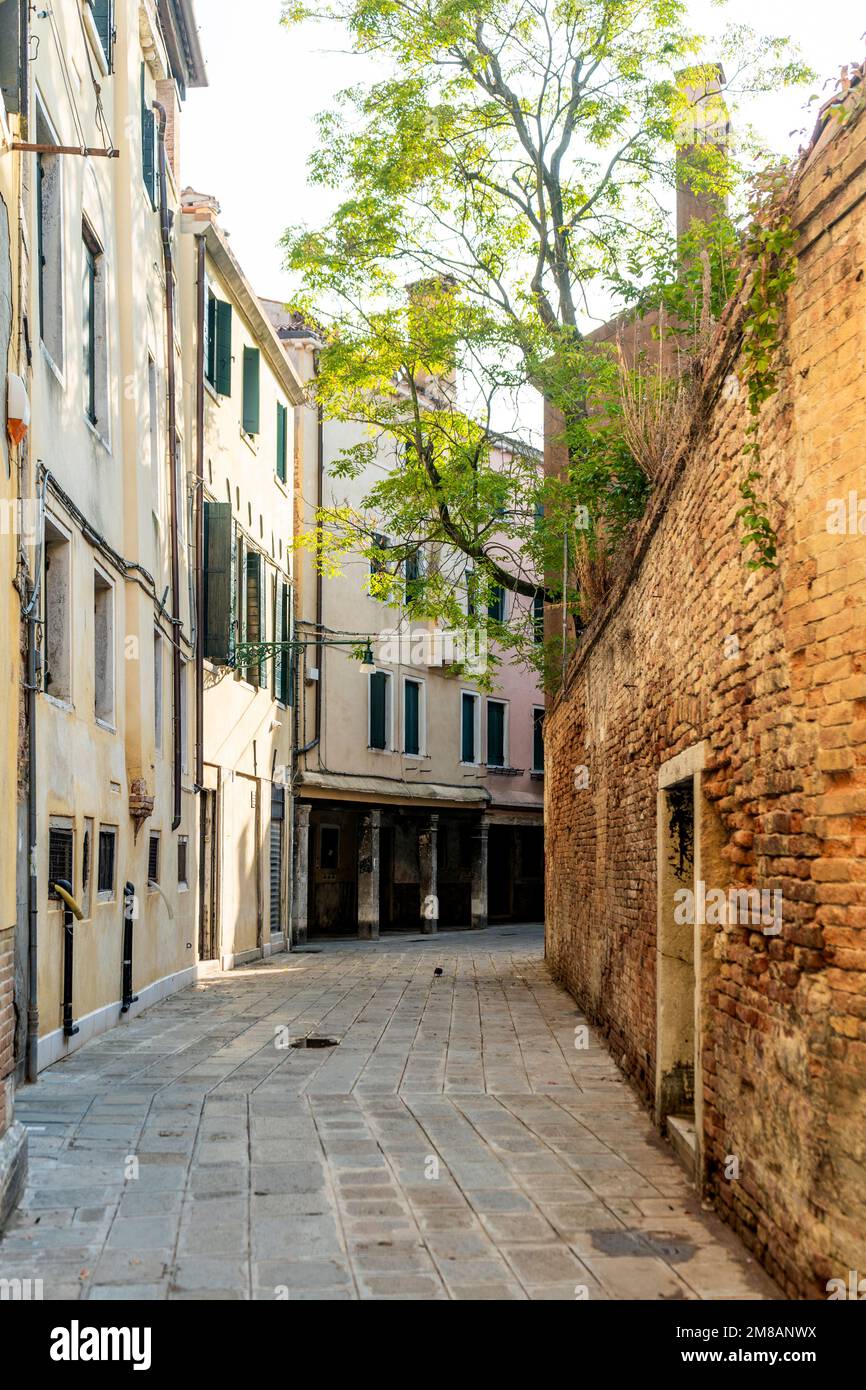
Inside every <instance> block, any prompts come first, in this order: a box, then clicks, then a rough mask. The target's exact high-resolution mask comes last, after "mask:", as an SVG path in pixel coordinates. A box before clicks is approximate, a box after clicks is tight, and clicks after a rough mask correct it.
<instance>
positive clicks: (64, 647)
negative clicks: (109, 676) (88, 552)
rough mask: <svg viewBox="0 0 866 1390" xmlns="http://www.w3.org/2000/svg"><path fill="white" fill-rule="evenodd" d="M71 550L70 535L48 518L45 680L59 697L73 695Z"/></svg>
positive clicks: (52, 691)
mask: <svg viewBox="0 0 866 1390" xmlns="http://www.w3.org/2000/svg"><path fill="white" fill-rule="evenodd" d="M71 551H72V548H71V545H70V542H69V538H68V537H67V536H65V535H64V534H63V532H62V531H60V530H58V528H57V527H56V526H55V525H54V524H53V523H52V522H51V521H50V520H49V519H46V521H45V582H44V588H43V595H44V608H43V623H44V628H43V634H42V649H43V653H44V669H43V678H42V680H43V689H44V690H45V691H46V693H47V694H48V695H53V696H55V697H56V699H58V700H69V699H71V695H72V672H71V647H72V642H71V637H70V619H71V609H70V589H69V585H70V556H71Z"/></svg>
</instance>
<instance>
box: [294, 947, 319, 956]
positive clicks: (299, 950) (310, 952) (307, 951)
mask: <svg viewBox="0 0 866 1390" xmlns="http://www.w3.org/2000/svg"><path fill="white" fill-rule="evenodd" d="M321 954H322V951H321V948H320V947H319V946H293V947H292V955H293V956H320V955H321Z"/></svg>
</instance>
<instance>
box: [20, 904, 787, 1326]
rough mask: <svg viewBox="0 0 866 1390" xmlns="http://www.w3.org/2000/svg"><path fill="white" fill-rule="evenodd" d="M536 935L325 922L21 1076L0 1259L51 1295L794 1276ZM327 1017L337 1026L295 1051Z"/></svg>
mask: <svg viewBox="0 0 866 1390" xmlns="http://www.w3.org/2000/svg"><path fill="white" fill-rule="evenodd" d="M542 953H543V934H542V931H541V929H540V928H525V927H521V928H516V927H503V928H490V929H488V930H487V931H485V932H473V933H460V932H452V933H443V934H442V935H440V936H439V937H438V938H430V937H426V938H411V937H405V936H404V937H400V938H397V939H390V940H383V941H381V942H380V943H378V944H370V943H366V944H359V943H356V942H349V943H346V944H337V943H325V944H323V945H322V947H321V950H320V951H318V952H317V953H315V954H314V953H299V954H294V955H291V956H276V957H272V958H271V959H270V960H269V961H267V962H263V963H261V964H256V965H255V966H252V967H247V968H242V969H238V970H235V971H234V972H232V973H230V974H225V975H220V976H217V977H215V978H213V979H212V980H208V981H207V982H206V983H203V984H200V985H198V986H197V987H195V988H193V989H190V990H187V991H185V992H184V993H182V994H179V995H176V996H174V997H173V998H171V999H169V1000H167V1001H165V1002H163V1003H162V1004H159V1005H158V1006H156V1007H155V1008H153V1009H151V1010H149V1011H148V1012H147V1013H145V1014H142V1015H140V1016H139V1017H138V1018H136V1019H134V1020H133V1021H132V1022H131V1023H130V1024H128V1025H127V1026H124V1027H120V1028H117V1029H115V1030H114V1031H113V1032H111V1033H109V1034H107V1035H105V1036H104V1037H102V1038H100V1039H98V1040H96V1041H94V1042H92V1043H90V1044H88V1045H87V1046H85V1047H83V1048H82V1049H81V1050H80V1051H79V1052H77V1053H76V1054H74V1055H73V1057H72V1058H71V1059H70V1060H68V1061H66V1062H61V1063H58V1064H57V1065H56V1066H54V1067H53V1068H51V1069H50V1070H49V1071H48V1072H46V1073H44V1074H43V1078H42V1080H40V1082H39V1083H38V1085H37V1086H35V1087H30V1088H25V1089H23V1090H22V1091H21V1092H19V1102H18V1114H19V1118H21V1119H22V1120H24V1121H25V1122H26V1123H27V1125H28V1127H29V1132H30V1155H31V1160H30V1179H29V1185H28V1188H27V1193H26V1196H25V1198H24V1201H23V1203H22V1206H21V1209H20V1211H19V1212H18V1214H17V1215H16V1216H15V1218H14V1219H13V1221H12V1223H11V1225H10V1227H9V1229H8V1231H7V1234H6V1236H5V1238H4V1240H3V1241H2V1244H0V1277H2V1278H20V1279H26V1278H33V1279H42V1280H43V1289H44V1297H45V1298H46V1299H61V1298H63V1299H65V1298H76V1297H81V1298H89V1299H111V1298H132V1299H163V1298H169V1299H211V1298H215V1299H248V1298H256V1299H274V1298H290V1299H319V1298H327V1299H353V1298H402V1299H445V1298H477V1299H511V1298H517V1299H522V1298H533V1299H574V1298H575V1297H576V1288H577V1286H584V1287H585V1289H586V1291H587V1294H588V1296H589V1298H590V1299H599V1298H600V1299H627V1298H655V1299H698V1298H709V1299H717V1298H721V1299H731V1298H734V1299H736V1298H768V1297H769V1298H772V1297H774V1296H778V1295H777V1294H776V1292H775V1290H774V1287H773V1285H772V1284H771V1283H770V1282H769V1280H768V1279H767V1278H766V1277H765V1276H764V1275H763V1273H762V1272H761V1271H760V1269H759V1268H758V1267H757V1266H756V1265H755V1263H754V1262H753V1261H752V1260H750V1259H749V1258H748V1256H747V1254H746V1252H745V1251H744V1249H743V1247H742V1246H741V1245H740V1244H739V1243H738V1242H737V1241H736V1239H735V1238H734V1237H733V1236H732V1235H731V1234H730V1233H729V1232H728V1231H727V1230H726V1229H725V1228H724V1227H723V1226H722V1225H721V1223H720V1222H718V1220H717V1219H716V1218H715V1217H714V1216H712V1215H711V1214H709V1213H707V1212H703V1211H702V1210H701V1205H700V1202H699V1201H698V1200H697V1199H696V1198H695V1196H694V1194H693V1193H692V1191H691V1190H690V1188H689V1185H688V1183H687V1181H686V1179H685V1177H684V1176H683V1174H682V1172H681V1170H680V1168H679V1166H678V1164H677V1162H676V1160H675V1159H674V1157H673V1156H672V1154H671V1151H670V1149H669V1148H668V1147H667V1145H666V1144H665V1143H664V1142H663V1141H662V1140H661V1139H659V1138H658V1137H657V1135H656V1134H655V1132H654V1130H653V1127H652V1125H651V1123H650V1120H649V1118H648V1116H647V1115H646V1114H645V1113H644V1111H643V1110H642V1109H641V1107H640V1106H639V1105H638V1103H637V1101H636V1100H635V1098H634V1097H633V1095H632V1093H631V1091H630V1089H629V1087H628V1085H627V1084H625V1083H624V1082H623V1081H622V1079H621V1078H620V1076H619V1073H618V1072H617V1069H616V1067H615V1065H614V1063H613V1062H612V1061H611V1059H610V1058H609V1056H608V1054H607V1052H606V1051H605V1049H604V1048H603V1046H602V1045H601V1044H600V1043H599V1042H598V1040H597V1039H596V1038H594V1037H593V1036H592V1035H590V1042H589V1047H588V1048H583V1049H579V1048H576V1047H575V1028H576V1027H577V1026H578V1025H579V1024H580V1023H581V1022H582V1020H581V1017H580V1015H579V1013H578V1012H577V1010H576V1007H575V1004H574V1001H573V1000H572V999H571V998H570V996H569V995H568V994H566V993H565V992H564V991H563V990H561V989H559V988H558V987H557V986H556V985H554V984H553V983H552V981H551V980H550V978H549V976H548V974H547V971H546V968H545V966H544V963H543V959H542ZM436 967H441V970H442V974H441V975H438V976H437V975H435V974H434V970H435V969H436ZM309 1033H315V1034H319V1035H326V1036H328V1037H331V1038H335V1039H338V1040H339V1046H336V1047H332V1048H323V1049H311V1048H306V1049H293V1048H290V1047H286V1046H285V1043H286V1041H287V1039H295V1038H297V1037H300V1036H303V1035H306V1034H309ZM279 1044H282V1046H280V1045H279ZM437 1164H438V1174H437V1171H436V1165H437ZM578 1296H585V1295H579V1294H578Z"/></svg>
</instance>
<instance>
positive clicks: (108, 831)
mask: <svg viewBox="0 0 866 1390" xmlns="http://www.w3.org/2000/svg"><path fill="white" fill-rule="evenodd" d="M103 836H105V838H106V840H108V839H110V840H111V842H112V846H113V848H112V857H111V887H110V888H100V886H99V885H100V882H101V880H102V840H103ZM116 894H117V826H116V825H104V824H102V822H100V825H99V829H98V831H97V833H96V902H97V904H99V903H113V902H114V901H115V898H116Z"/></svg>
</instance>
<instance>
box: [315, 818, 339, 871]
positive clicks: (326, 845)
mask: <svg viewBox="0 0 866 1390" xmlns="http://www.w3.org/2000/svg"><path fill="white" fill-rule="evenodd" d="M339 866H340V827H339V826H338V825H320V826H319V868H320V869H328V870H331V871H332V872H333V871H335V870H336V869H338V868H339Z"/></svg>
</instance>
